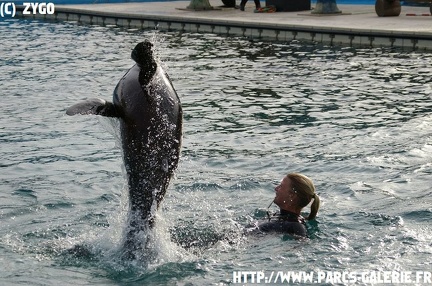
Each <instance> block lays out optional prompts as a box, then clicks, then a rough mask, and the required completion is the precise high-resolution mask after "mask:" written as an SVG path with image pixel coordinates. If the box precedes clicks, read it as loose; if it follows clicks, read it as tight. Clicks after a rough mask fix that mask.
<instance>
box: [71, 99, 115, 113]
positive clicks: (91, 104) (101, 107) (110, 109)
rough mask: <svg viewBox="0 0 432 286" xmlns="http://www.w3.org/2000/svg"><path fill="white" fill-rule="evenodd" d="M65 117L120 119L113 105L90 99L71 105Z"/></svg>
mask: <svg viewBox="0 0 432 286" xmlns="http://www.w3.org/2000/svg"><path fill="white" fill-rule="evenodd" d="M66 114H67V115H76V114H81V115H88V114H93V115H102V116H106V117H120V115H119V113H118V112H117V110H116V109H115V107H114V104H112V103H111V102H107V101H105V100H103V99H99V98H92V99H87V100H84V101H81V102H79V103H77V104H74V105H72V106H71V107H69V108H68V109H67V110H66Z"/></svg>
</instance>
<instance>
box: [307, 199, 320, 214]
mask: <svg viewBox="0 0 432 286" xmlns="http://www.w3.org/2000/svg"><path fill="white" fill-rule="evenodd" d="M312 199H313V202H312V204H311V211H310V213H309V216H308V217H307V218H306V219H307V220H312V219H314V218H315V217H316V215H317V213H318V209H319V207H320V198H319V197H318V195H317V194H314V196H313V198H312Z"/></svg>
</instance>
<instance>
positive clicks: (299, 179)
mask: <svg viewBox="0 0 432 286" xmlns="http://www.w3.org/2000/svg"><path fill="white" fill-rule="evenodd" d="M287 176H288V178H290V180H291V182H292V184H293V187H294V189H295V190H296V191H297V195H298V197H299V206H300V207H301V208H303V207H305V206H307V205H308V204H309V203H310V202H311V201H312V200H313V202H312V204H311V211H310V213H309V216H308V217H307V218H306V219H307V220H312V219H314V218H315V217H316V215H317V213H318V210H319V207H320V198H319V197H318V195H317V194H316V193H315V186H314V184H313V182H312V180H311V179H310V178H308V177H306V176H305V175H302V174H298V173H290V174H288V175H287Z"/></svg>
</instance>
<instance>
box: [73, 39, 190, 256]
mask: <svg viewBox="0 0 432 286" xmlns="http://www.w3.org/2000/svg"><path fill="white" fill-rule="evenodd" d="M132 59H133V60H134V61H135V62H136V64H135V65H134V66H133V67H132V68H131V69H130V70H129V71H128V72H127V73H126V74H125V75H124V76H123V77H122V79H120V81H119V83H118V84H117V86H116V88H115V90H114V94H113V102H112V103H111V102H107V101H105V100H102V99H88V100H85V101H83V102H80V103H77V104H75V105H73V106H71V107H70V108H68V109H67V111H66V114H68V115H75V114H95V115H102V116H107V117H116V118H118V119H119V121H120V132H121V134H120V135H121V141H122V151H123V159H124V164H125V168H126V173H127V180H128V188H129V206H130V211H129V217H128V229H127V233H126V240H125V244H124V246H125V248H126V251H127V252H126V253H128V256H133V257H134V255H135V253H136V251H140V250H142V249H143V248H145V242H144V241H142V240H141V239H139V237H142V235H143V233H144V234H145V233H146V232H148V230H149V229H151V228H152V227H153V226H154V223H155V212H156V210H157V208H158V207H159V205H160V203H161V201H162V199H163V197H164V195H165V193H166V190H167V188H168V185H169V181H170V179H171V177H172V175H173V172H174V170H175V169H176V167H177V164H178V160H179V156H180V146H181V136H182V108H181V103H180V99H179V97H178V95H177V93H176V91H175V89H174V87H173V85H172V83H171V80H170V79H169V77H168V75H167V74H166V73H165V72H164V70H163V69H162V68H161V67H160V66H159V65H158V64H157V62H156V61H155V59H154V57H153V52H152V44H151V43H150V42H149V41H147V40H146V41H144V42H141V43H139V44H138V45H136V47H135V48H134V49H133V51H132Z"/></svg>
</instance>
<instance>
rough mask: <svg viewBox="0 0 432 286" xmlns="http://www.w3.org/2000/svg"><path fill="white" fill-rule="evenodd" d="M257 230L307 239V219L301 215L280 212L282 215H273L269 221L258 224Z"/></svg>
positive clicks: (284, 211)
mask: <svg viewBox="0 0 432 286" xmlns="http://www.w3.org/2000/svg"><path fill="white" fill-rule="evenodd" d="M255 227H256V229H255V230H259V231H261V232H278V233H286V234H292V235H296V236H302V237H307V230H306V225H305V219H304V218H303V217H302V216H301V215H297V214H295V213H292V212H289V211H286V210H282V209H281V210H280V213H278V214H275V215H273V216H272V217H270V218H269V221H267V222H262V223H258V224H257V225H256V226H255Z"/></svg>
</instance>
